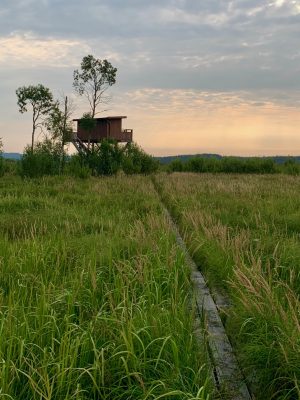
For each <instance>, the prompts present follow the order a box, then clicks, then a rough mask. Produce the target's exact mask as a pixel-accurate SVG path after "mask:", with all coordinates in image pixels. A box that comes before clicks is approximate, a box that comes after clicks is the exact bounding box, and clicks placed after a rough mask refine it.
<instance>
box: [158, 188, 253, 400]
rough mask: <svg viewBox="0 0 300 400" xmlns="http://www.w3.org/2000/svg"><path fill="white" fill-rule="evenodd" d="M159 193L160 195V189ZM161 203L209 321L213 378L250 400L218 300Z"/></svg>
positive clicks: (222, 388)
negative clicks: (214, 297) (220, 312)
mask: <svg viewBox="0 0 300 400" xmlns="http://www.w3.org/2000/svg"><path fill="white" fill-rule="evenodd" d="M154 186H155V187H156V185H155V182H154ZM157 193H158V195H159V197H160V198H161V196H160V194H159V191H158V190H157ZM161 200H162V199H161ZM162 205H163V208H164V212H165V215H166V218H167V219H168V221H169V224H170V226H171V227H172V230H173V231H174V233H175V235H176V240H177V243H178V245H179V246H180V248H181V249H182V251H183V253H184V255H185V259H186V262H187V263H188V265H189V266H190V269H191V280H192V283H193V297H194V299H195V301H196V307H197V312H198V317H199V319H201V320H203V319H204V320H205V322H206V329H207V336H208V338H207V339H208V346H209V353H210V358H211V362H212V365H213V370H214V380H215V384H216V387H217V390H218V393H219V394H220V396H222V397H221V398H222V399H224V400H225V399H226V400H251V398H252V397H251V395H250V392H249V390H248V388H247V385H246V383H245V379H244V377H243V375H242V373H241V371H240V368H239V365H238V362H237V359H236V357H235V355H234V352H233V349H232V346H231V343H230V341H229V339H228V336H227V334H226V332H225V328H224V326H223V323H222V320H221V318H220V315H219V312H218V308H217V306H216V303H215V302H214V300H213V297H212V295H211V293H210V290H209V288H208V286H207V284H206V282H205V279H204V277H203V275H202V274H201V272H200V271H199V270H198V267H197V265H196V264H195V262H194V260H193V259H192V257H191V256H190V254H189V251H188V249H187V247H186V244H185V243H184V240H183V239H182V237H181V235H180V232H179V230H178V228H177V225H176V223H175V222H174V220H173V218H172V217H171V214H170V213H169V211H168V209H167V208H166V206H165V205H164V203H163V201H162ZM196 333H197V332H196ZM197 336H198V335H197ZM200 336H201V337H200ZM200 336H199V340H203V336H202V335H200Z"/></svg>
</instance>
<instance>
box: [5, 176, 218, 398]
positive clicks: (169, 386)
mask: <svg viewBox="0 0 300 400" xmlns="http://www.w3.org/2000/svg"><path fill="white" fill-rule="evenodd" d="M0 210H1V213H0V254H1V265H3V268H2V269H1V274H0V301H1V313H0V337H1V340H0V365H1V373H0V388H1V396H0V397H3V399H6V398H7V399H16V400H41V399H45V400H46V399H47V400H61V399H70V400H71V399H77V400H100V399H103V400H104V399H106V400H113V399H114V400H129V399H140V400H146V399H147V400H158V399H172V400H196V399H197V400H208V399H211V398H213V397H212V396H209V393H210V392H213V389H212V385H211V383H210V382H211V378H210V370H209V367H208V366H207V363H208V357H207V355H206V351H205V347H204V345H203V346H202V345H199V344H197V342H196V339H195V336H194V335H193V334H192V332H193V330H194V326H193V318H194V310H193V309H191V304H190V301H189V299H188V293H189V290H190V280H189V273H190V272H189V268H188V266H187V265H186V264H185V262H184V258H183V255H182V252H181V251H180V249H179V248H178V246H177V245H176V242H175V238H174V235H173V234H172V232H171V231H170V227H169V225H168V223H167V222H166V219H165V218H164V214H163V211H162V208H161V206H160V203H159V200H158V197H157V194H156V192H155V191H154V190H153V186H152V185H151V182H150V181H149V180H148V178H147V177H142V176H134V177H129V176H124V175H122V176H116V177H109V178H106V179H94V178H90V179H88V180H84V181H83V180H79V179H74V178H70V177H62V176H60V177H44V178H42V179H33V180H25V181H24V180H20V179H16V178H12V177H6V178H4V179H3V180H2V179H1V180H0Z"/></svg>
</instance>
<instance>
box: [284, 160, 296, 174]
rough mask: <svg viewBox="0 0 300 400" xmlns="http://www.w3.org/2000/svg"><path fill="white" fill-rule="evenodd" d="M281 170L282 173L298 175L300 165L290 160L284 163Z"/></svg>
mask: <svg viewBox="0 0 300 400" xmlns="http://www.w3.org/2000/svg"><path fill="white" fill-rule="evenodd" d="M282 170H283V172H284V173H286V174H289V175H299V174H300V164H299V163H297V162H296V161H295V160H293V159H290V160H287V161H285V163H284V164H283V167H282Z"/></svg>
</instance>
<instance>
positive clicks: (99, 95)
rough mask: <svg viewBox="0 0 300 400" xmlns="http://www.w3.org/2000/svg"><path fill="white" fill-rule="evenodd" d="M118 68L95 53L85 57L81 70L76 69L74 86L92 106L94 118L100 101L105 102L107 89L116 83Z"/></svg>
mask: <svg viewBox="0 0 300 400" xmlns="http://www.w3.org/2000/svg"><path fill="white" fill-rule="evenodd" d="M116 73H117V68H115V67H113V66H112V64H111V63H110V62H109V61H107V60H105V59H104V60H99V59H96V58H95V57H94V56H93V55H91V54H89V55H88V56H85V57H83V59H82V62H81V69H80V71H78V70H75V71H74V74H73V75H74V82H73V87H74V89H75V91H76V92H77V93H78V94H79V95H80V96H82V95H85V96H86V97H87V99H88V102H89V104H90V107H91V115H92V118H94V116H95V114H96V108H97V106H98V105H99V104H100V103H105V102H106V101H107V100H108V99H107V98H105V96H104V93H105V92H106V90H107V89H108V88H109V87H110V86H112V85H114V84H115V83H116Z"/></svg>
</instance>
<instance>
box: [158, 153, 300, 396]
mask: <svg viewBox="0 0 300 400" xmlns="http://www.w3.org/2000/svg"><path fill="white" fill-rule="evenodd" d="M226 162H227V163H228V161H226ZM229 162H230V160H229ZM227 165H228V164H227ZM229 165H230V166H232V165H235V169H234V171H235V170H236V168H237V164H229ZM248 165H249V164H248ZM270 166H271V167H272V164H270V165H269V164H265V165H264V168H265V171H267V170H268V168H270ZM287 166H289V164H288V165H287ZM287 166H286V167H287ZM293 166H294V165H293V164H292V167H293ZM250 167H251V168H254V167H253V165H252V164H250ZM255 167H256V164H255ZM231 171H232V170H231ZM257 171H259V170H257V169H255V172H256V174H255V175H251V174H248V175H235V176H233V175H230V174H227V175H226V174H222V175H218V174H201V175H197V174H185V173H181V174H173V175H170V174H168V175H156V177H155V182H156V184H157V187H158V189H159V190H160V194H161V196H162V198H163V199H164V200H165V202H166V204H167V206H168V208H169V209H170V210H171V212H172V214H173V216H174V218H175V219H176V220H177V222H178V224H179V226H180V230H181V232H182V234H183V235H184V237H185V240H186V242H187V245H188V248H189V249H191V253H192V254H193V258H194V260H195V262H196V263H197V265H198V266H199V268H201V270H202V271H203V272H204V274H205V278H206V279H207V281H208V282H209V284H210V287H211V288H213V290H214V291H217V292H219V293H225V295H226V296H225V298H228V297H229V301H228V304H230V307H228V308H226V329H227V332H228V333H229V335H230V338H231V341H232V343H233V344H234V346H235V350H236V354H237V355H238V357H239V360H240V364H241V366H242V367H243V368H244V373H245V376H246V377H247V378H248V380H249V381H250V383H251V388H252V389H254V392H255V393H254V395H255V398H257V399H258V400H265V399H284V400H294V399H298V398H299V396H300V391H299V387H300V368H299V365H300V341H299V338H300V313H299V311H300V302H299V296H300V267H299V266H300V250H299V249H300V239H299V231H300V213H299V204H300V201H299V184H300V179H299V177H298V176H286V175H283V174H277V175H271V174H269V175H266V174H265V175H258V174H257ZM270 171H272V169H270ZM243 172H245V169H244V168H243ZM290 172H291V171H289V173H290ZM216 289H217V290H216Z"/></svg>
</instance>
